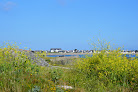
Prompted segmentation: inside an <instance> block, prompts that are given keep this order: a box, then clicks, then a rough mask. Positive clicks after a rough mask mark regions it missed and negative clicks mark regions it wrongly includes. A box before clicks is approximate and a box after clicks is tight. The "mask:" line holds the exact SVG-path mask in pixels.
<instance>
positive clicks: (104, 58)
mask: <svg viewBox="0 0 138 92" xmlns="http://www.w3.org/2000/svg"><path fill="white" fill-rule="evenodd" d="M46 59H47V58H46ZM48 59H49V58H48ZM74 61H75V62H74V63H71V65H70V68H68V69H65V68H62V67H60V68H58V67H56V68H51V67H43V66H38V65H37V64H35V63H34V62H33V61H32V60H31V59H29V58H28V57H27V56H26V54H25V52H24V51H19V50H18V47H16V46H11V45H9V44H8V45H6V46H4V47H1V48H0V80H1V81H0V92H52V91H53V92H65V91H67V92H68V91H70V92H104V91H105V92H107V91H111V92H130V91H134V92H135V91H138V90H137V88H138V59H136V58H131V59H127V58H126V57H125V56H123V57H122V55H121V54H120V50H119V49H117V50H114V51H110V52H109V53H108V54H107V53H106V50H103V51H102V52H101V53H95V54H93V57H86V58H78V59H75V60H74ZM65 62H66V61H65ZM49 63H51V61H49ZM51 64H52V63H51ZM56 64H57V65H61V64H62V63H56ZM63 66H64V65H63ZM61 85H68V86H72V87H73V89H67V88H62V87H60V86H61Z"/></svg>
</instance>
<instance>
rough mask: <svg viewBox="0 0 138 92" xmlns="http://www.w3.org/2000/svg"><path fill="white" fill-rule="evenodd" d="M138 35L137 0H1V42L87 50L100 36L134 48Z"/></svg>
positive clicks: (23, 45) (34, 46)
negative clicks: (90, 42) (90, 43)
mask: <svg viewBox="0 0 138 92" xmlns="http://www.w3.org/2000/svg"><path fill="white" fill-rule="evenodd" d="M137 35H138V0H0V43H1V44H2V43H3V42H4V41H8V40H10V41H11V42H17V43H21V45H20V46H21V48H23V47H28V48H31V49H33V50H49V49H50V48H62V49H67V50H71V49H75V48H77V49H85V50H86V49H90V46H89V45H88V43H89V41H88V40H90V39H91V41H92V42H95V41H96V39H98V38H100V39H105V40H107V41H109V42H111V43H112V44H115V45H114V46H113V47H114V48H116V47H123V46H124V49H128V50H134V49H138V36H137ZM93 37H94V38H93Z"/></svg>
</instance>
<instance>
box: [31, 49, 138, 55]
mask: <svg viewBox="0 0 138 92" xmlns="http://www.w3.org/2000/svg"><path fill="white" fill-rule="evenodd" d="M31 52H46V53H96V52H98V53H100V52H101V50H97V51H95V50H77V49H74V50H62V49H61V48H51V49H50V50H35V51H31ZM107 53H108V51H107ZM121 53H123V54H138V50H122V51H121Z"/></svg>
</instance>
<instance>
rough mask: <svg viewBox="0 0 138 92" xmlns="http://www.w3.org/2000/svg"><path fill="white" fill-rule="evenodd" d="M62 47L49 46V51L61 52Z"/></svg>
mask: <svg viewBox="0 0 138 92" xmlns="http://www.w3.org/2000/svg"><path fill="white" fill-rule="evenodd" d="M61 51H62V49H61V48H51V49H50V52H61Z"/></svg>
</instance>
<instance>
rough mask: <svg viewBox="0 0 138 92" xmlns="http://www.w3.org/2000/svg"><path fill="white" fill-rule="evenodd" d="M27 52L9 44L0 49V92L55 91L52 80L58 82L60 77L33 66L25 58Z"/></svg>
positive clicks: (43, 68) (40, 67)
mask: <svg viewBox="0 0 138 92" xmlns="http://www.w3.org/2000/svg"><path fill="white" fill-rule="evenodd" d="M27 52H28V51H23V50H19V49H18V47H16V46H15V45H10V44H5V45H4V46H3V47H1V48H0V92H28V91H30V92H40V91H42V92H51V91H56V83H55V82H54V81H55V80H54V81H53V80H52V79H54V78H55V79H56V81H58V79H59V78H60V75H58V73H57V71H56V72H54V70H53V71H52V69H49V68H46V67H42V66H38V65H37V64H35V63H34V62H33V61H31V60H30V59H29V58H28V57H27V56H26V54H25V53H27ZM49 71H52V75H51V73H49ZM58 90H59V88H58Z"/></svg>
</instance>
